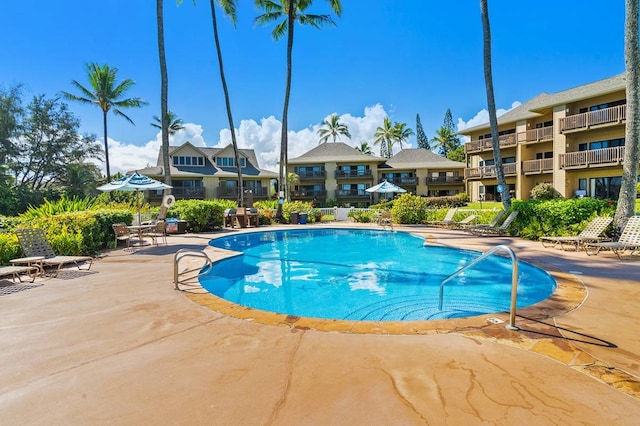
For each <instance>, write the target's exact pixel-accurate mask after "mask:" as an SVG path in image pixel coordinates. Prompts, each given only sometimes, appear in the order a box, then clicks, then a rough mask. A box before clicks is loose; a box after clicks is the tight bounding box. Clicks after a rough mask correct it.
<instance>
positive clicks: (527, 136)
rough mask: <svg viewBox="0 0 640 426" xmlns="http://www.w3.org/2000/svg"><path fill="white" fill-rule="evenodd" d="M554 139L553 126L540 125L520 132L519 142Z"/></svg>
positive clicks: (527, 142) (526, 142)
mask: <svg viewBox="0 0 640 426" xmlns="http://www.w3.org/2000/svg"><path fill="white" fill-rule="evenodd" d="M552 139H553V126H548V127H540V128H537V129H531V130H527V131H526V132H520V133H518V143H524V144H529V143H536V142H543V141H549V140H552Z"/></svg>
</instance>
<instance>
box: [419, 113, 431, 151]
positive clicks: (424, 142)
mask: <svg viewBox="0 0 640 426" xmlns="http://www.w3.org/2000/svg"><path fill="white" fill-rule="evenodd" d="M416 138H417V139H418V148H424V149H429V150H430V149H431V147H430V146H429V138H427V135H425V133H424V129H423V128H422V123H421V122H420V114H416Z"/></svg>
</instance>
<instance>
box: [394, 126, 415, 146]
mask: <svg viewBox="0 0 640 426" xmlns="http://www.w3.org/2000/svg"><path fill="white" fill-rule="evenodd" d="M393 132H394V139H395V140H396V142H398V143H399V144H400V149H402V143H403V142H405V141H406V140H407V139H409V136H411V135H413V130H411V129H410V128H409V127H407V123H398V122H396V123H395V124H394V125H393Z"/></svg>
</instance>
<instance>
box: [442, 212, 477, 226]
mask: <svg viewBox="0 0 640 426" xmlns="http://www.w3.org/2000/svg"><path fill="white" fill-rule="evenodd" d="M476 218H477V216H476V215H475V214H472V215H469V216H467V217H465V218H464V219H462V220H460V221H458V222H452V223H450V224H449V225H448V226H449V228H454V229H465V228H468V227H470V226H471V222H473V221H474V220H476Z"/></svg>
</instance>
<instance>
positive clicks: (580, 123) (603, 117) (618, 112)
mask: <svg viewBox="0 0 640 426" xmlns="http://www.w3.org/2000/svg"><path fill="white" fill-rule="evenodd" d="M626 119H627V105H626V104H625V105H617V106H613V107H609V108H604V109H599V110H597V111H589V112H583V113H580V114H574V115H570V116H568V117H564V118H561V119H560V120H559V125H560V131H561V132H568V131H579V130H587V129H589V128H590V127H592V126H604V125H612V124H620V123H622V121H626Z"/></svg>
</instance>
